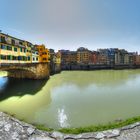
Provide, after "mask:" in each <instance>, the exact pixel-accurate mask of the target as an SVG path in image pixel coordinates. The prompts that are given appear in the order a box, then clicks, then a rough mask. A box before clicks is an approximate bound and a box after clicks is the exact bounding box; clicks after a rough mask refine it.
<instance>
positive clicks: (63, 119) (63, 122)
mask: <svg viewBox="0 0 140 140" xmlns="http://www.w3.org/2000/svg"><path fill="white" fill-rule="evenodd" d="M58 122H59V124H60V127H62V128H66V127H69V124H68V118H67V114H66V113H65V109H64V108H61V109H58Z"/></svg>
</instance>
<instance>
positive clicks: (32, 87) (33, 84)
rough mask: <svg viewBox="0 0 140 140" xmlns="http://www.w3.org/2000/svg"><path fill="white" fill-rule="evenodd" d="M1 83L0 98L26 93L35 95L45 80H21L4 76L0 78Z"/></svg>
mask: <svg viewBox="0 0 140 140" xmlns="http://www.w3.org/2000/svg"><path fill="white" fill-rule="evenodd" d="M2 83H3V85H2V90H1V92H0V100H4V99H7V98H10V97H12V96H19V97H21V96H24V95H26V94H29V95H35V94H36V93H37V92H38V91H40V90H41V89H42V87H43V86H44V85H45V84H46V80H39V81H38V80H23V79H22V80H21V79H10V78H9V79H8V78H6V77H5V78H2V79H1V84H2ZM1 84H0V85H1ZM25 87H26V88H25ZM9 89H10V90H9Z"/></svg>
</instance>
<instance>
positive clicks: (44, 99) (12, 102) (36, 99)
mask: <svg viewBox="0 0 140 140" xmlns="http://www.w3.org/2000/svg"><path fill="white" fill-rule="evenodd" d="M30 82H31V83H32V84H31V83H30V84H29V83H28V82H27V83H28V84H27V85H28V87H30V86H32V89H34V88H36V87H37V85H38V84H33V83H34V81H32V80H31V81H30ZM38 82H41V81H38ZM24 83H25V80H24V82H22V84H23V85H21V87H22V86H23V87H24V89H25V87H26V86H27V85H26V84H24ZM45 83H46V82H45V81H44V83H43V84H40V86H39V85H38V88H37V89H36V92H35V90H34V94H33V92H32V95H31V94H30V95H29V94H26V93H27V92H30V91H31V89H27V88H26V91H25V90H24V91H22V89H21V90H19V89H18V90H16V89H15V90H13V91H12V93H13V92H16V93H15V95H11V97H9V98H8V99H6V98H5V100H3V101H1V102H0V110H1V111H4V112H8V113H10V114H14V115H15V117H17V118H19V119H23V120H25V121H26V122H30V123H37V122H36V115H37V112H38V111H39V110H40V108H42V107H44V106H45V107H46V108H47V106H48V105H49V104H50V103H51V95H50V88H51V87H49V86H47V85H46V86H44V85H45ZM20 84H21V82H20ZM20 84H19V85H20ZM15 87H16V86H15ZM39 87H40V88H39ZM44 87H45V88H44ZM5 91H8V89H7V90H5ZM9 92H10V91H9ZM23 92H24V95H23ZM20 93H22V96H17V95H18V94H20Z"/></svg>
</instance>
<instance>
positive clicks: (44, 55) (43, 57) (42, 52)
mask: <svg viewBox="0 0 140 140" xmlns="http://www.w3.org/2000/svg"><path fill="white" fill-rule="evenodd" d="M35 47H36V49H37V51H38V54H39V62H41V63H42V62H43V63H49V62H50V52H49V49H47V48H45V45H35Z"/></svg>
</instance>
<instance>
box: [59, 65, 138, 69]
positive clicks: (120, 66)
mask: <svg viewBox="0 0 140 140" xmlns="http://www.w3.org/2000/svg"><path fill="white" fill-rule="evenodd" d="M136 68H140V65H92V64H91V65H90V64H65V65H62V66H61V69H62V70H102V69H136Z"/></svg>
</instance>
